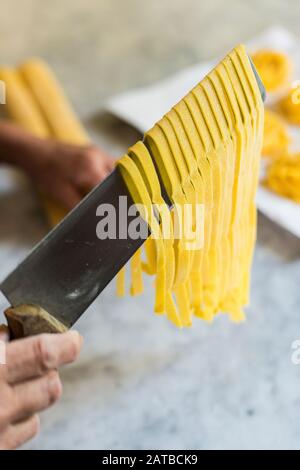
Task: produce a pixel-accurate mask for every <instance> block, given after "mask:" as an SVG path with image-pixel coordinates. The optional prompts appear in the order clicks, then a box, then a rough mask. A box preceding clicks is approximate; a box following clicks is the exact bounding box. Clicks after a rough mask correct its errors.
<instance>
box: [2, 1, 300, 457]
mask: <svg viewBox="0 0 300 470" xmlns="http://www.w3.org/2000/svg"><path fill="white" fill-rule="evenodd" d="M299 14H300V3H299V2H298V0H293V1H292V0H289V1H283V0H282V1H280V0H273V1H272V0H251V1H250V0H249V1H240V0H227V1H222V0H211V1H210V2H205V3H204V2H199V1H197V0H184V1H180V0H172V1H171V0H168V1H161V0H151V1H143V2H142V1H140V0H110V1H107V0H73V1H69V0H52V1H51V2H47V3H46V2H41V0H22V2H20V1H19V0H10V2H7V3H6V4H5V5H3V4H2V5H1V15H0V56H1V62H6V63H11V64H15V63H16V62H19V61H22V60H23V59H24V58H26V57H28V56H31V55H38V56H42V57H44V58H45V59H46V60H47V61H49V63H50V64H51V65H52V66H53V67H54V68H55V70H56V72H57V74H58V76H59V78H60V80H61V81H62V83H63V85H64V87H65V89H66V90H67V93H68V95H69V96H70V98H71V99H72V101H73V103H74V105H75V108H76V110H77V111H78V112H79V114H80V116H81V117H82V118H83V119H84V121H85V123H86V125H87V126H88V128H89V130H90V132H91V134H92V136H93V137H94V139H95V140H96V141H97V142H99V143H101V144H102V145H103V146H104V147H105V148H107V149H109V150H110V151H112V152H113V153H114V154H116V155H118V154H120V153H121V152H122V151H123V150H124V149H125V148H126V147H127V145H129V144H131V143H133V142H134V141H135V140H136V138H137V137H138V134H137V133H136V132H135V131H133V130H132V129H130V128H129V127H128V126H126V125H124V124H121V123H119V122H117V121H116V120H114V119H113V118H111V117H108V116H103V115H102V114H101V111H100V110H101V106H102V104H103V102H104V100H105V99H106V98H107V97H109V96H110V95H113V94H115V93H117V92H120V91H121V90H125V89H129V88H132V87H134V86H137V85H142V84H146V83H151V82H152V81H153V80H156V79H159V78H162V77H164V76H167V75H168V74H170V73H171V72H173V71H176V70H178V69H180V68H181V67H183V66H185V65H189V64H192V63H194V62H196V61H198V60H201V59H204V58H208V57H211V56H214V55H216V54H221V53H223V52H225V51H226V50H227V49H229V48H230V47H231V46H233V45H234V44H235V43H237V42H239V41H243V40H246V39H247V38H249V37H252V36H253V35H254V34H256V33H257V32H259V31H261V30H263V29H264V28H265V27H267V26H269V25H271V24H274V23H279V22H280V23H281V24H283V25H284V26H286V27H288V28H290V29H291V30H292V31H294V32H296V33H297V32H298V28H299ZM0 217H1V218H0V277H1V278H3V277H4V275H5V274H6V273H8V272H9V271H10V270H11V269H12V268H13V267H14V266H15V264H16V263H17V262H18V261H19V260H20V259H21V258H22V257H23V256H24V255H25V253H26V252H28V250H29V249H30V247H31V246H32V245H33V244H34V243H35V242H36V241H37V240H39V239H40V238H41V237H42V235H43V234H45V233H46V226H45V224H44V222H43V218H42V215H41V213H40V211H39V208H38V204H37V201H36V198H35V196H34V194H33V193H32V191H31V189H30V188H29V186H28V184H27V183H26V182H25V181H23V180H22V179H20V178H19V177H18V178H17V179H15V177H14V176H13V175H12V174H11V172H10V171H9V170H7V169H3V168H2V169H1V170H0ZM299 280H300V241H299V240H297V239H296V238H293V237H292V236H291V235H289V234H288V233H287V232H284V231H283V230H281V229H279V228H278V227H277V226H275V225H274V224H272V223H271V222H269V221H268V220H267V219H265V218H264V217H262V216H260V217H259V230H258V244H257V249H256V254H255V260H254V269H253V282H252V303H251V307H250V308H249V309H248V321H247V323H246V324H243V325H240V326H236V325H232V324H230V323H229V322H228V321H227V319H226V318H223V317H220V318H218V319H217V320H216V321H215V323H214V324H213V325H206V324H204V323H202V322H200V321H198V320H195V323H194V326H193V328H192V329H190V330H188V331H183V332H182V331H176V330H175V329H174V328H173V327H172V326H170V325H169V324H167V323H166V322H165V321H164V319H162V318H155V317H154V316H153V314H152V298H153V296H152V286H151V282H150V281H149V280H148V281H147V282H146V292H145V294H144V295H143V296H142V297H140V298H137V299H132V298H125V299H121V300H120V299H117V298H116V297H115V295H114V285H113V284H111V285H110V286H109V287H108V288H107V289H106V290H105V291H104V292H103V295H101V297H100V298H99V299H98V300H97V301H96V302H95V303H94V305H93V306H91V308H90V309H89V311H88V312H87V314H86V315H85V316H84V318H82V320H81V321H80V323H79V324H78V328H79V330H80V331H81V332H82V334H83V335H84V337H85V346H84V351H83V354H82V356H81V358H80V360H79V361H78V363H77V364H75V365H73V366H71V367H68V368H65V369H64V370H63V371H62V379H63V384H64V395H63V398H62V400H61V402H60V403H59V404H58V405H57V406H56V407H55V408H53V409H51V410H49V411H47V412H46V413H44V414H43V416H42V433H41V434H40V436H39V437H38V438H36V439H35V440H34V441H33V442H32V443H30V444H28V445H27V446H26V447H25V448H27V449H68V448H71V449H75V448H77V449H85V448H86V449H90V448H93V449H118V448H123V449H146V448H159V449H166V448H170V449H191V448H199V449H223V448H224V449H228V448H234V449H247V448H251V449H253V448H272V449H276V448H296V449H299V448H300V368H299V367H300V366H299V367H297V366H295V365H293V364H292V362H291V353H292V350H291V343H292V341H294V340H295V339H298V338H300V319H299V307H300V289H299ZM5 306H6V302H5V299H4V298H3V297H0V307H1V311H2V310H3V308H4V307H5Z"/></svg>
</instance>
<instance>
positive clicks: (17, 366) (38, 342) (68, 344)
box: [6, 331, 83, 384]
mask: <svg viewBox="0 0 300 470" xmlns="http://www.w3.org/2000/svg"><path fill="white" fill-rule="evenodd" d="M82 343H83V338H82V336H81V335H79V333H78V332H77V331H68V332H67V333H63V334H57V335H54V334H44V335H38V336H33V337H31V338H26V339H22V340H17V341H12V342H11V343H10V344H9V345H8V347H7V354H6V362H7V382H8V383H10V384H14V383H18V382H22V381H23V380H27V379H31V378H35V377H39V376H41V375H43V374H45V372H48V371H50V370H53V369H57V368H58V367H59V366H61V365H63V364H68V363H70V362H73V361H75V359H76V358H77V357H78V355H79V353H80V350H81V347H82Z"/></svg>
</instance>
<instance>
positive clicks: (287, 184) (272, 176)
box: [264, 153, 300, 203]
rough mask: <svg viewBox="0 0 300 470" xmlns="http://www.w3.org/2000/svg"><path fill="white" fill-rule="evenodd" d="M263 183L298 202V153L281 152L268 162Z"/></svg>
mask: <svg viewBox="0 0 300 470" xmlns="http://www.w3.org/2000/svg"><path fill="white" fill-rule="evenodd" d="M264 184H265V186H267V187H268V188H269V189H271V190H272V191H274V192H276V193H277V194H280V195H281V196H284V197H287V198H289V199H292V200H293V201H295V202H297V203H300V153H293V154H290V153H286V154H282V155H281V156H280V157H279V158H278V159H277V160H275V161H272V162H270V164H269V165H268V166H267V170H266V177H265V181H264Z"/></svg>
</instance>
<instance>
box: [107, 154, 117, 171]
mask: <svg viewBox="0 0 300 470" xmlns="http://www.w3.org/2000/svg"><path fill="white" fill-rule="evenodd" d="M105 166H106V169H107V170H108V171H109V172H111V171H112V170H113V169H114V168H115V166H116V161H115V160H114V159H113V158H109V157H108V158H107V159H106V164H105Z"/></svg>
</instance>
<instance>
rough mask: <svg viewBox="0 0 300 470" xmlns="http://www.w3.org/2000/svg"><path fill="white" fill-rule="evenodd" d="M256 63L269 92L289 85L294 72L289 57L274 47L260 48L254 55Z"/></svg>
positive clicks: (253, 58)
mask: <svg viewBox="0 0 300 470" xmlns="http://www.w3.org/2000/svg"><path fill="white" fill-rule="evenodd" d="M252 60H253V62H254V65H255V67H256V69H257V71H258V73H259V75H260V77H261V79H262V81H263V83H264V86H265V87H266V90H267V91H269V92H276V91H278V90H280V89H282V88H284V87H285V86H287V85H288V84H289V82H290V80H291V75H292V72H293V66H292V62H291V61H290V59H289V57H288V56H287V55H286V54H284V53H282V52H279V51H275V50H273V49H260V50H258V51H257V52H255V53H254V54H253V55H252Z"/></svg>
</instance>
